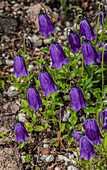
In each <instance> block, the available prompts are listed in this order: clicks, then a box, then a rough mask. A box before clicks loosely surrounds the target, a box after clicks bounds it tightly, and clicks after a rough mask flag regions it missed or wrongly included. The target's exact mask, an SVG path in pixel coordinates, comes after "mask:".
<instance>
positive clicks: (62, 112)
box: [57, 106, 64, 119]
mask: <svg viewBox="0 0 107 170" xmlns="http://www.w3.org/2000/svg"><path fill="white" fill-rule="evenodd" d="M60 113H61V119H62V118H63V116H64V106H61V110H59V112H58V114H57V119H60Z"/></svg>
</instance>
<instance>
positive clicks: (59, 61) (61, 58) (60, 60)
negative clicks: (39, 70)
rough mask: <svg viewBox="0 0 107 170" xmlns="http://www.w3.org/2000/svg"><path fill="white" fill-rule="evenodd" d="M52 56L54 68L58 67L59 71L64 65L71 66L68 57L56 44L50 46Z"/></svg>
mask: <svg viewBox="0 0 107 170" xmlns="http://www.w3.org/2000/svg"><path fill="white" fill-rule="evenodd" d="M50 55H51V59H52V66H53V67H54V66H56V68H57V69H60V68H61V67H62V65H63V64H65V65H67V64H69V63H68V59H67V56H66V55H65V53H64V51H63V49H62V47H61V46H60V45H59V44H55V43H54V44H52V45H51V46H50Z"/></svg>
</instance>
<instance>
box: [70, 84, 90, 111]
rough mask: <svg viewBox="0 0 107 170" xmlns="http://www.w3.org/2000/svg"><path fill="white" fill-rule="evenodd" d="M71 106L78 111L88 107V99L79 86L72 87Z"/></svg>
mask: <svg viewBox="0 0 107 170" xmlns="http://www.w3.org/2000/svg"><path fill="white" fill-rule="evenodd" d="M70 98H71V107H73V109H74V110H75V111H76V112H78V111H79V110H80V109H81V108H86V107H87V106H86V100H85V98H84V95H83V93H82V91H81V89H80V88H79V87H72V88H71V94H70Z"/></svg>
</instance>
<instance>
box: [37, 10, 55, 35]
mask: <svg viewBox="0 0 107 170" xmlns="http://www.w3.org/2000/svg"><path fill="white" fill-rule="evenodd" d="M38 21H39V31H40V34H41V35H45V36H46V37H49V35H50V34H51V33H55V30H54V28H53V25H52V23H51V21H50V18H49V17H48V15H47V14H46V13H44V12H43V10H42V9H41V10H40V13H39V15H38Z"/></svg>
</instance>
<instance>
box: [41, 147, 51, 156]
mask: <svg viewBox="0 0 107 170" xmlns="http://www.w3.org/2000/svg"><path fill="white" fill-rule="evenodd" d="M42 153H43V154H44V155H48V154H49V153H50V150H49V149H48V148H44V149H42Z"/></svg>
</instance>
